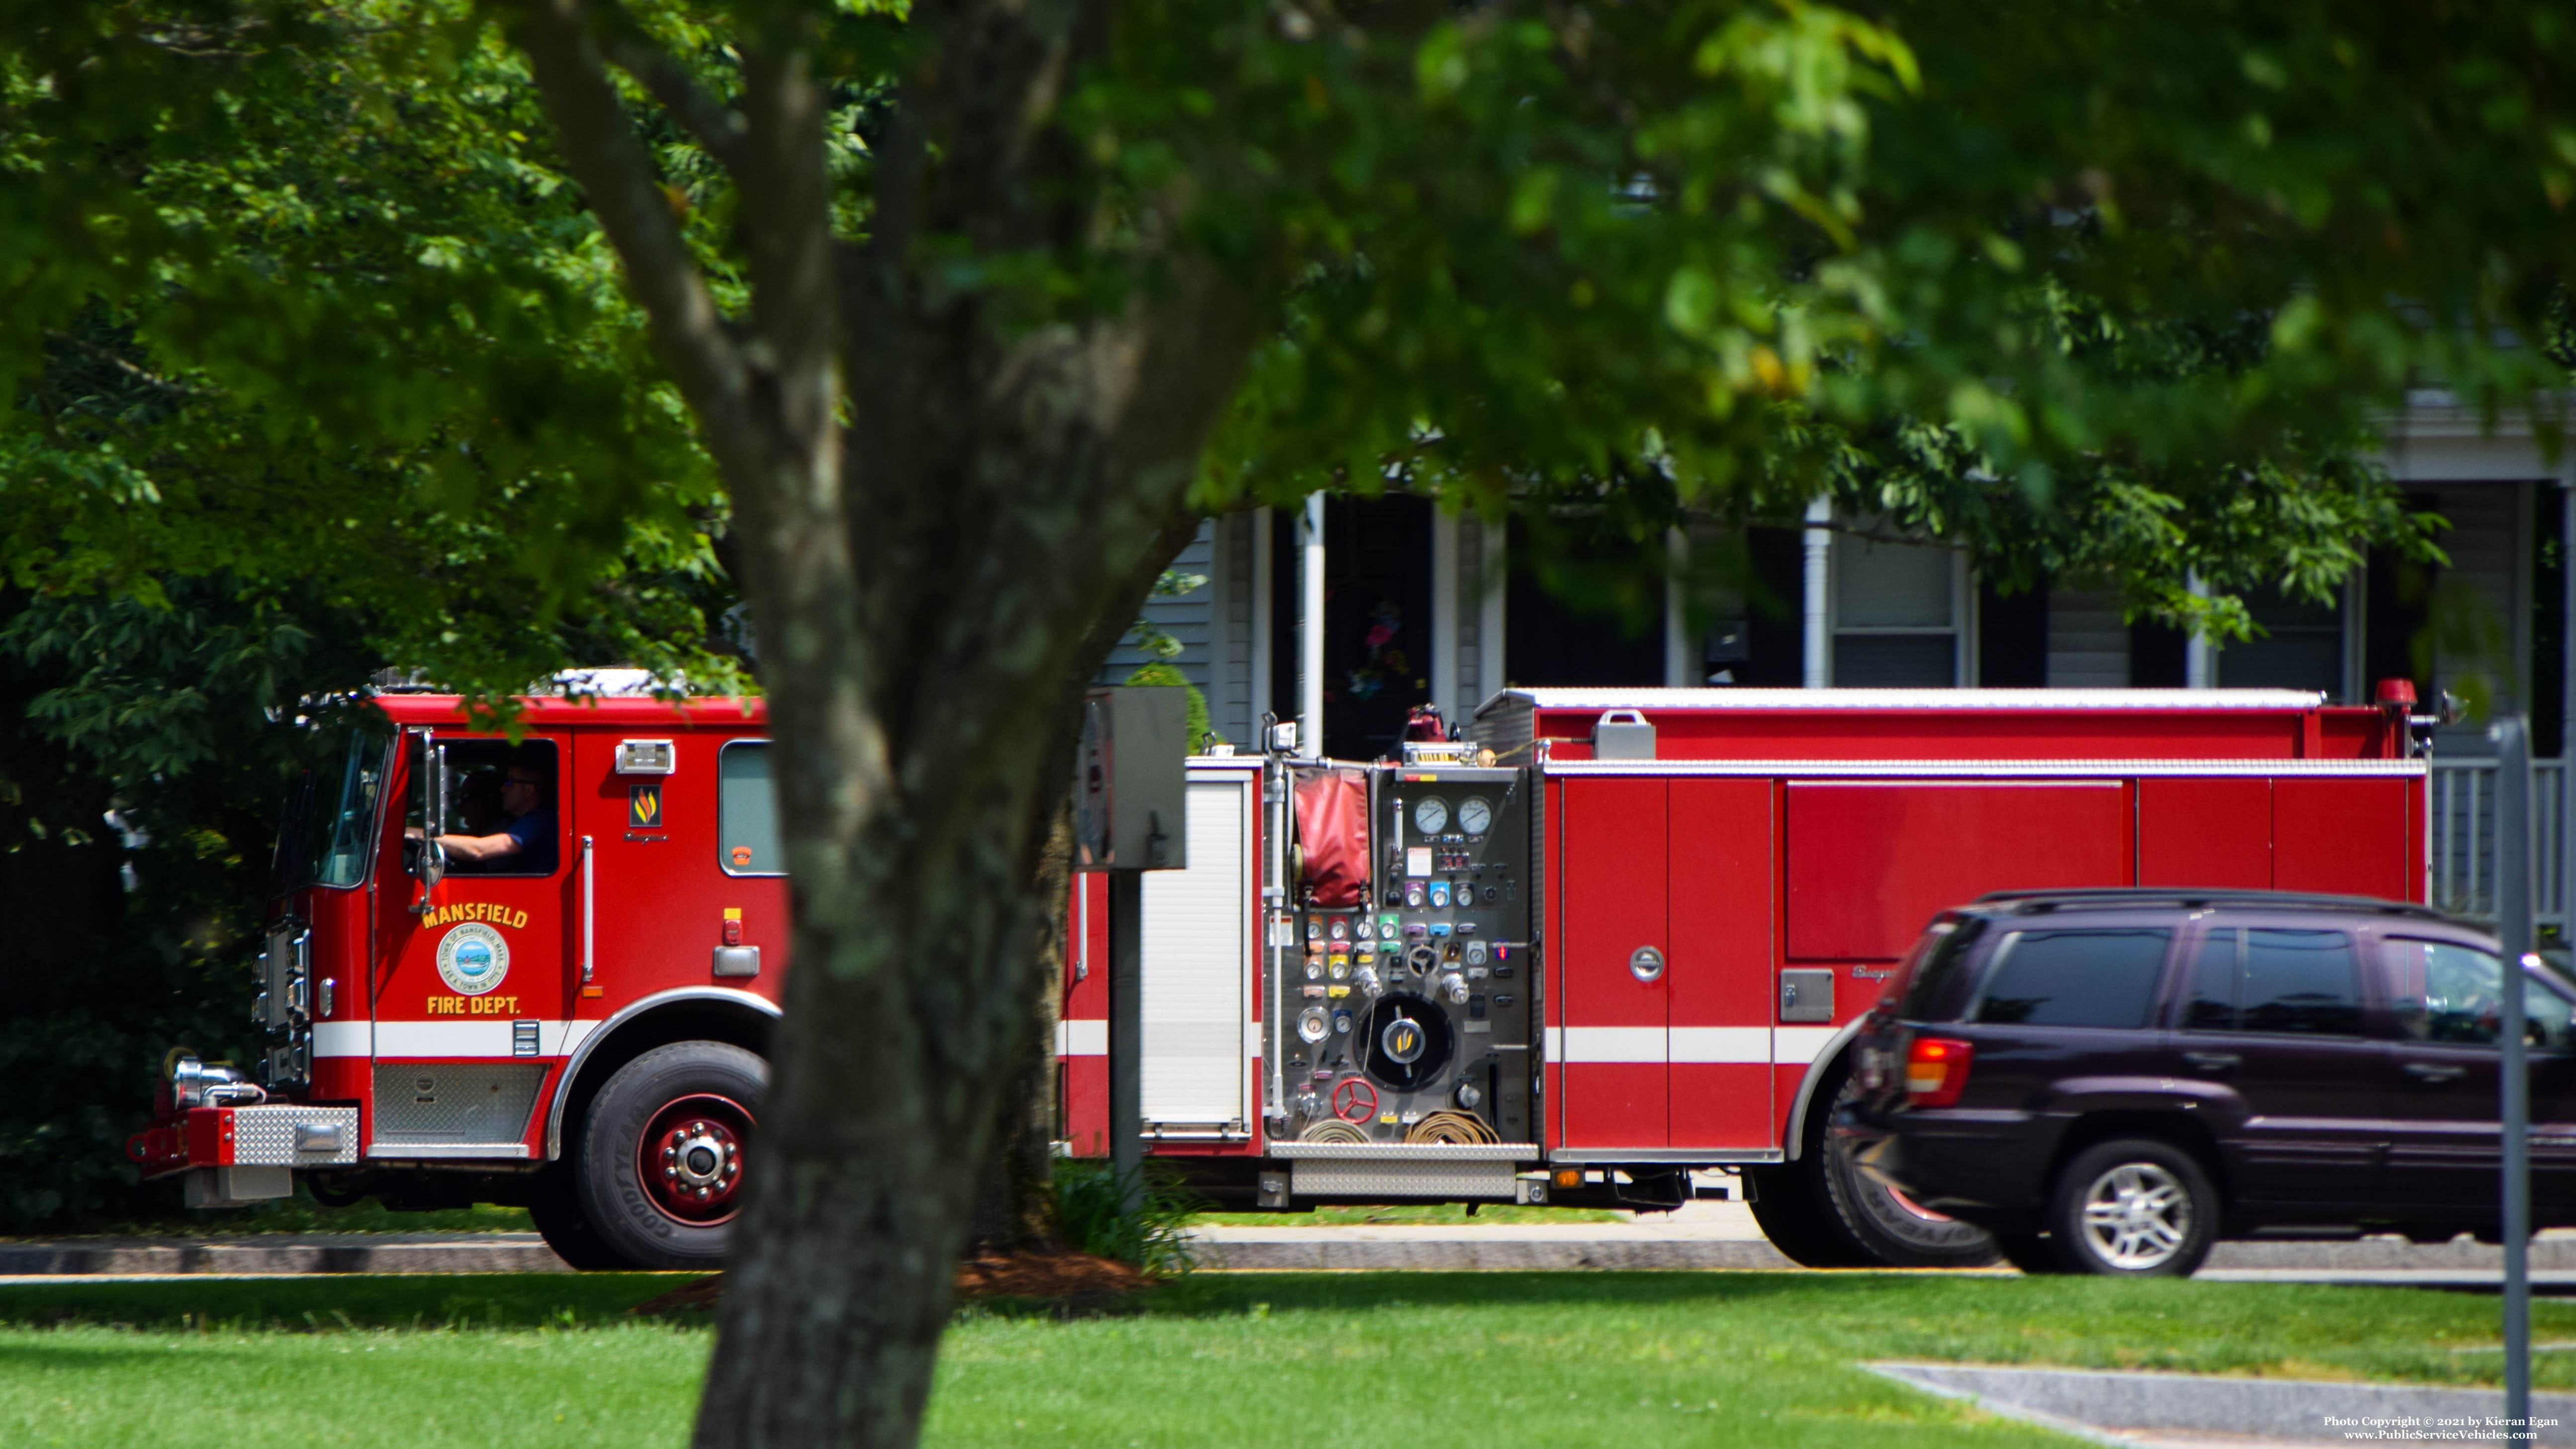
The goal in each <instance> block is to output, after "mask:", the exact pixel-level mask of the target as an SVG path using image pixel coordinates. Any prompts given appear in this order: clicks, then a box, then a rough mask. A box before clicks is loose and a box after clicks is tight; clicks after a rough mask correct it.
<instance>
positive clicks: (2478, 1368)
mask: <svg viewBox="0 0 2576 1449" xmlns="http://www.w3.org/2000/svg"><path fill="white" fill-rule="evenodd" d="M676 1281H679V1280H678V1279H677V1278H675V1277H672V1276H665V1275H640V1274H639V1275H585V1276H578V1277H575V1276H570V1275H560V1274H557V1275H499V1274H496V1275H490V1276H473V1277H436V1278H433V1277H358V1276H349V1277H314V1278H301V1279H257V1280H220V1281H202V1282H188V1281H181V1282H150V1283H109V1284H35V1285H23V1286H21V1285H8V1286H0V1443H5V1444H9V1445H12V1446H15V1445H21V1444H26V1445H48V1446H66V1449H69V1446H79V1449H90V1446H100V1449H122V1446H127V1445H132V1446H136V1449H144V1446H149V1449H174V1446H178V1449H187V1446H195V1445H205V1446H208V1449H216V1446H222V1449H235V1446H238V1445H241V1444H244V1443H276V1442H287V1441H289V1440H293V1439H307V1438H311V1437H312V1436H313V1435H315V1434H316V1433H317V1432H323V1431H324V1429H325V1427H326V1426H327V1437H328V1438H329V1439H330V1440H331V1442H333V1443H334V1444H346V1445H350V1446H353V1449H373V1446H378V1445H381V1446H385V1449H396V1446H399V1449H447V1446H451V1445H453V1446H458V1449H464V1446H477V1449H480V1446H487V1445H490V1444H495V1443H508V1444H512V1445H535V1446H547V1449H551V1446H556V1445H563V1446H573V1445H588V1444H598V1443H611V1442H613V1443H616V1444H619V1445H620V1446H633V1449H651V1446H673V1449H677V1446H679V1445H682V1444H684V1443H685V1442H686V1439H687V1434H688V1427H689V1422H690V1418H691V1415H692V1413H693V1411H694V1403H695V1398H696V1391H697V1384H698V1381H699V1378H700V1376H701V1375H702V1374H703V1372H704V1365H705V1358H706V1352H707V1348H708V1345H709V1343H710V1341H711V1338H710V1335H709V1333H708V1332H707V1329H706V1327H705V1325H704V1321H703V1320H697V1321H691V1320H682V1321H679V1322H677V1323H665V1322H652V1323H646V1322H638V1321H637V1320H634V1319H632V1318H629V1317H627V1316H626V1315H625V1314H624V1312H623V1310H624V1308H625V1307H626V1306H628V1305H630V1304H632V1303H634V1302H637V1301H640V1300H641V1299H643V1298H646V1297H649V1296H652V1295H653V1294H654V1293H657V1292H660V1291H663V1290H665V1289H667V1288H668V1287H669V1286H670V1285H672V1284H673V1283H674V1282H676ZM2535 1319H2536V1327H2538V1328H2539V1330H2540V1336H2541V1337H2542V1338H2543V1339H2544V1341H2566V1340H2569V1339H2576V1304H2570V1303H2563V1302H2554V1301H2543V1302H2541V1303H2539V1304H2536V1305H2535ZM110 1325H126V1326H123V1327H115V1326H110ZM415 1325H417V1326H415ZM2496 1339H2497V1305H2496V1302H2495V1300H2494V1299H2492V1298H2488V1297H2481V1296H2475V1295H2467V1294H2453V1293H2438V1292H2427V1291H2422V1290H2412V1289H2402V1288H2329V1287H2312V1286H2303V1285H2283V1284H2248V1283H2189V1282H2183V1283H2169V1282H2147V1283H2113V1282H2100V1281H2093V1280H2067V1279H2016V1278H1960V1277H1943V1276H1938V1275H1919V1274H1917V1275H1903V1274H1869V1273H1839V1274H1821V1273H1351V1274H1321V1273H1277V1274H1273V1273H1200V1274H1193V1275H1190V1276H1188V1277H1186V1278H1183V1279H1180V1280H1178V1281H1176V1282H1172V1283H1168V1284H1166V1285H1164V1286H1162V1287H1160V1288H1157V1289H1154V1290H1152V1291H1150V1292H1148V1293H1144V1294H1140V1295H1137V1296H1136V1297H1134V1298H1132V1299H1128V1300H1124V1301H1123V1303H1122V1306H1121V1307H1120V1309H1119V1310H1118V1311H1114V1312H1111V1313H1108V1314H1104V1315H1102V1316H1096V1317H1089V1318H1075V1319H1071V1320H1062V1319H1059V1318H1057V1317H1056V1316H1054V1315H1053V1314H1051V1313H1049V1312H1046V1311H1043V1310H1041V1309H1040V1308H1039V1307H1037V1306H1034V1305H1011V1304H1001V1305H995V1306H989V1307H987V1306H978V1307H972V1308H969V1309H967V1310H964V1311H962V1312H961V1313H960V1314H959V1315H958V1317H957V1319H956V1321H955V1322H954V1324H953V1326H952V1328H951V1330H950V1332H949V1335H948V1338H947V1342H946V1344H945V1346H944V1349H943V1352H942V1356H941V1362H940V1367H939V1375H938V1381H937V1388H936V1392H935V1394H934V1396H933V1400H932V1404H931V1411H930V1422H929V1432H928V1435H927V1442H928V1443H929V1444H931V1445H932V1446H935V1449H967V1446H975V1449H981V1446H986V1445H991V1446H1002V1445H1010V1446H1014V1449H1018V1446H1024V1445H1075V1446H1095V1445H1096V1446H1125V1445H1141V1446H1150V1449H1166V1446H1173V1449H1187V1446H1198V1445H1207V1446H1220V1445H1221V1446H1225V1449H1262V1446H1269V1445H1281V1446H1287V1445H1302V1444H1306V1443H1311V1442H1314V1441H1315V1440H1317V1439H1318V1438H1339V1437H1345V1436H1349V1435H1360V1436H1366V1437H1372V1438H1374V1437H1390V1438H1393V1439H1395V1440H1397V1441H1399V1442H1401V1443H1402V1444H1404V1445H1405V1446H1406V1449H1451V1446H1456V1449H1469V1446H1474V1449H1485V1446H1487V1445H1489V1444H1490V1443H1491V1442H1493V1440H1494V1439H1495V1438H1496V1437H1497V1436H1502V1437H1507V1438H1512V1439H1523V1438H1528V1439H1534V1440H1536V1441H1537V1442H1557V1443H1573V1444H1590V1443H1605V1442H1627V1441H1632V1440H1633V1441H1636V1442H1656V1443H1673V1444H1689V1445H1700V1444H1707V1445H1739V1444H1740V1445H1748V1446H1754V1445H1762V1446H1771V1445H1785V1446H1800V1445H1817V1446H1826V1445H1833V1446H1840V1445H1848V1444H1851V1443H1854V1442H1858V1441H1861V1440H1864V1439H1885V1440H1887V1441H1888V1442H1900V1441H1901V1442H1904V1443H1906V1444H1909V1445H1913V1444H1926V1445H1952V1444H1956V1445H1995V1446H2003V1445H2039V1444H2058V1445H2063V1444H2064V1443H2065V1442H2066V1441H2064V1440H2062V1439H2056V1438H2053V1437H2051V1436H2049V1435H2046V1434H2044V1433H2041V1432H2040V1431H2038V1430H2035V1429H2032V1428H2029V1427H2027V1426H2023V1425H2017V1424H2012V1423H2009V1422H2005V1421H2000V1420H1995V1419H1993V1418H1991V1417H1990V1416H1986V1415H1983V1414H1980V1413H1978V1412H1977V1411H1975V1410H1973V1409H1969V1408H1966V1407H1964V1406H1961V1405H1958V1404H1955V1403H1951V1402H1947V1401H1943V1400H1937V1399H1933V1398H1931V1397H1929V1396H1926V1395H1920V1394H1915V1393H1912V1392H1910V1391H1907V1390H1905V1389H1902V1388H1900V1387H1898V1386H1896V1385H1893V1384H1890V1383H1887V1382H1885V1381H1884V1380H1880V1379H1877V1378H1876V1377H1875V1376H1872V1375H1869V1374H1866V1373H1864V1372H1862V1371H1860V1370H1857V1369H1854V1368H1853V1367H1852V1364H1853V1363H1854V1362H1855V1361H1857V1360H1861V1359H1870V1358H1925V1359H1949V1360H1956V1361H1968V1362H1984V1363H2010V1364H2029V1365H2042V1364H2055V1365H2065V1366H2073V1367H2088V1368H2132V1369H2166V1370H2181V1371H2194V1372H2214V1373H2238V1374H2262V1375H2269V1376H2278V1377H2297V1378H2321V1379H2348V1380H2363V1379H2381V1380H2413V1381H2420V1382H2428V1383H2448V1384H2485V1385H2492V1384H2493V1383H2495V1381H2496V1375H2497V1373H2498V1372H2499V1370H2500V1367H2501V1365H2500V1360H2499V1358H2498V1356H2497V1355H2494V1354H2491V1353H2478V1352H2469V1353H2463V1352H2459V1351H2458V1350H2460V1349H2463V1348H2471V1347H2474V1346H2479V1345H2488V1344H2493V1343H2494V1342H2496ZM2535 1366H2536V1370H2537V1375H2538V1378H2539V1380H2540V1382H2541V1383H2542V1384H2543V1385H2544V1386H2548V1387H2555V1388H2565V1387H2571V1386H2576V1355H2559V1354H2550V1355H2544V1356H2542V1357H2541V1358H2540V1359H2539V1360H2538V1361H2537V1362H2536V1365H2535ZM140 1405H157V1406H167V1407H166V1408H156V1409H154V1410H152V1411H151V1412H142V1411H140V1410H139V1409H138V1406H140Z"/></svg>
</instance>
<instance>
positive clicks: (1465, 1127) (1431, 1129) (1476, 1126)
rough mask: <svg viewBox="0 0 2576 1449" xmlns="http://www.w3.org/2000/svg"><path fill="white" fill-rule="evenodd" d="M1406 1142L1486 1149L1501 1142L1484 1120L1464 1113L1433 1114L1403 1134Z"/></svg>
mask: <svg viewBox="0 0 2576 1449" xmlns="http://www.w3.org/2000/svg"><path fill="white" fill-rule="evenodd" d="M1404 1140H1405V1141H1407V1142H1417V1143H1420V1142H1428V1143H1438V1144H1441V1145H1444V1146H1449V1147H1487V1146H1491V1145H1493V1144H1494V1143H1497V1142H1500V1141H1502V1139H1501V1138H1499V1137H1496V1136H1495V1135H1494V1129H1493V1128H1491V1127H1488V1126H1486V1125H1485V1123H1484V1119H1483V1118H1480V1117H1473V1116H1470V1115H1468V1114H1467V1113H1465V1112H1445V1111H1444V1112H1434V1113H1432V1114H1431V1115H1429V1116H1427V1117H1425V1118H1423V1119H1422V1120H1421V1121H1419V1122H1416V1123H1414V1124H1413V1129H1412V1130H1411V1131H1409V1132H1407V1133H1405V1134H1404Z"/></svg>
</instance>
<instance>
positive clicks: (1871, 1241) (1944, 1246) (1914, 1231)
mask: <svg viewBox="0 0 2576 1449" xmlns="http://www.w3.org/2000/svg"><path fill="white" fill-rule="evenodd" d="M1826 1087H1831V1088H1833V1089H1834V1094H1833V1096H1832V1097H1831V1098H1830V1099H1829V1100H1830V1102H1831V1104H1832V1110H1831V1111H1828V1112H1827V1113H1825V1115H1824V1118H1823V1119H1822V1120H1821V1121H1818V1122H1815V1123H1813V1124H1811V1125H1813V1126H1814V1127H1815V1128H1817V1129H1818V1130H1817V1131H1816V1134H1815V1135H1816V1138H1817V1141H1816V1142H1814V1143H1813V1144H1811V1145H1810V1146H1809V1148H1808V1150H1807V1155H1806V1156H1805V1158H1803V1159H1801V1161H1802V1162H1803V1163H1805V1164H1808V1165H1810V1170H1811V1171H1813V1172H1814V1173H1815V1175H1816V1178H1817V1186H1818V1189H1819V1191H1818V1195H1819V1196H1820V1197H1821V1198H1822V1199H1823V1200H1824V1203H1825V1205H1826V1207H1828V1208H1829V1209H1831V1212H1832V1220H1833V1224H1834V1226H1835V1227H1836V1228H1837V1229H1838V1230H1839V1231H1840V1232H1841V1234H1842V1235H1843V1236H1844V1237H1845V1238H1847V1239H1848V1240H1850V1242H1851V1244H1852V1246H1853V1247H1855V1248H1857V1249H1859V1250H1860V1252H1861V1253H1862V1254H1864V1255H1865V1257H1866V1259H1867V1261H1869V1262H1870V1263H1872V1264H1877V1265H1884V1266H1887V1267H1891V1268H1982V1267H1985V1266H1986V1265H1987V1264H1989V1263H1992V1262H1994V1261H1995V1258H1996V1254H1997V1251H1998V1250H1997V1248H1996V1245H1995V1236H1994V1234H1992V1233H1989V1232H1987V1231H1986V1230H1985V1229H1983V1228H1980V1227H1977V1226H1975V1225H1974V1224H1971V1223H1963V1222H1961V1221H1959V1220H1958V1219H1957V1218H1953V1217H1947V1216H1944V1215H1942V1214H1940V1213H1936V1212H1933V1211H1932V1210H1930V1209H1929V1208H1925V1207H1921V1206H1918V1205H1917V1204H1916V1203H1915V1202H1914V1201H1913V1200H1912V1199H1911V1198H1908V1197H1906V1196H1905V1194H1903V1193H1901V1192H1898V1191H1897V1190H1896V1189H1895V1188H1892V1187H1890V1186H1888V1185H1887V1184H1886V1183H1884V1182H1881V1181H1879V1180H1878V1179H1876V1178H1874V1177H1871V1176H1870V1175H1869V1174H1868V1173H1866V1172H1864V1171H1863V1170H1862V1168H1861V1164H1860V1163H1858V1162H1856V1161H1854V1160H1853V1158H1852V1155H1851V1152H1850V1150H1849V1148H1848V1147H1847V1146H1846V1145H1845V1144H1844V1143H1843V1142H1842V1141H1841V1140H1840V1139H1839V1138H1837V1137H1836V1136H1835V1135H1834V1134H1833V1133H1831V1132H1827V1131H1824V1130H1822V1128H1823V1126H1824V1124H1825V1123H1827V1122H1830V1121H1832V1119H1833V1117H1834V1115H1835V1113H1837V1112H1839V1111H1840V1110H1841V1109H1842V1108H1843V1107H1844V1106H1845V1105H1847V1104H1848V1103H1850V1102H1851V1101H1852V1100H1853V1099H1854V1098H1856V1097H1858V1096H1859V1095H1860V1088H1859V1087H1858V1086H1857V1085H1855V1084H1854V1083H1852V1082H1851V1081H1850V1080H1849V1079H1848V1078H1840V1079H1837V1080H1832V1081H1827V1082H1823V1083H1819V1084H1818V1096H1822V1095H1823V1089H1824V1088H1826ZM1807 1112H1808V1115H1809V1116H1810V1117H1811V1118H1812V1117H1814V1116H1815V1112H1816V1104H1815V1103H1814V1102H1813V1101H1812V1100H1811V1101H1810V1102H1809V1103H1808V1105H1807Z"/></svg>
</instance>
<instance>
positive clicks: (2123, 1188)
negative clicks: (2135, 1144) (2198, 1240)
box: [2083, 1162, 2191, 1272]
mask: <svg viewBox="0 0 2576 1449" xmlns="http://www.w3.org/2000/svg"><path fill="white" fill-rule="evenodd" d="M2083 1223H2084V1238H2085V1246H2086V1247H2088V1248H2090V1249H2091V1250H2092V1252H2093V1255H2094V1256H2095V1257H2097V1258H2099V1259H2101V1260H2102V1261H2103V1262H2105V1263H2107V1264H2109V1265H2111V1266H2112V1267H2114V1268H2121V1269H2126V1270H2129V1271H2132V1272H2136V1271H2142V1270H2145V1269H2150V1268H2158V1267H2162V1266H2163V1265H2164V1264H2165V1263H2167V1262H2169V1261H2171V1260H2172V1259H2173V1257H2174V1256H2175V1255H2176V1254H2178V1253H2180V1252H2181V1251H2182V1248H2183V1244H2184V1243H2185V1242H2186V1241H2187V1240H2189V1238H2190V1237H2191V1196H2190V1194H2189V1193H2187V1192H2185V1191H2184V1190H2183V1185H2182V1180H2181V1179H2180V1178H2178V1177H2176V1176H2174V1174H2173V1173H2172V1172H2170V1171H2168V1170H2166V1169H2165V1168H2163V1167H2160V1166H2158V1165H2157V1164H2155V1163H2152V1162H2124V1163H2121V1164H2120V1165H2119V1166H2117V1167H2114V1168H2112V1169H2110V1170H2109V1171H2107V1172H2105V1173H2103V1174H2102V1175H2101V1176H2100V1177H2097V1178H2095V1179H2093V1185H2092V1186H2091V1187H2090V1188H2087V1189H2086V1190H2085V1193H2084V1215H2083Z"/></svg>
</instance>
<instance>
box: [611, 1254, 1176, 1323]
mask: <svg viewBox="0 0 2576 1449" xmlns="http://www.w3.org/2000/svg"><path fill="white" fill-rule="evenodd" d="M1153 1281H1154V1280H1153V1279H1151V1278H1148V1277H1146V1276H1145V1275H1144V1274H1143V1273H1141V1272H1138V1271H1137V1270H1136V1269H1135V1268H1134V1267H1132V1266H1130V1265H1128V1264H1125V1263H1121V1262H1118V1261H1116V1260H1114V1259H1110V1258H1095V1257H1093V1256H1092V1255H1091V1254H1089V1253H999V1254H992V1255H989V1256H986V1257H981V1258H969V1259H967V1260H966V1261H965V1262H963V1263H960V1264H958V1265H957V1296H958V1297H959V1298H961V1299H975V1298H1034V1299H1051V1300H1060V1301H1063V1302H1067V1303H1078V1304H1085V1305H1090V1304H1098V1303H1101V1302H1103V1301H1105V1300H1107V1299H1110V1298H1114V1297H1117V1296H1119V1295H1120V1294H1125V1293H1133V1292H1135V1291H1136V1290H1137V1289H1139V1288H1144V1287H1148V1286H1151V1284H1152V1283H1153ZM723 1297H724V1275H723V1274H722V1273H718V1274H715V1275H713V1276H711V1277H706V1278H700V1279H698V1280H697V1281H696V1282H694V1283H685V1284H682V1285H681V1286H679V1287H677V1288H674V1289H672V1290H671V1291H670V1292H668V1293H662V1294H657V1295H655V1296H654V1297H651V1298H647V1299H645V1300H644V1301H643V1302H641V1303H638V1304H636V1305H635V1306H634V1307H632V1308H630V1309H628V1310H626V1311H627V1312H629V1313H637V1314H644V1315H647V1316H662V1315H668V1314H674V1313H687V1312H692V1311H702V1310H708V1309H713V1308H714V1307H715V1306H716V1303H717V1301H718V1300H719V1299H721V1298H723Z"/></svg>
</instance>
